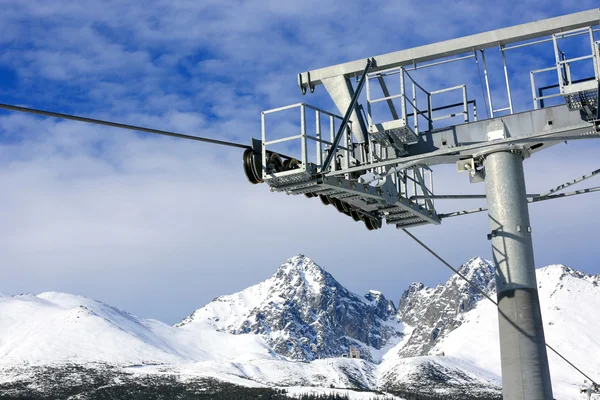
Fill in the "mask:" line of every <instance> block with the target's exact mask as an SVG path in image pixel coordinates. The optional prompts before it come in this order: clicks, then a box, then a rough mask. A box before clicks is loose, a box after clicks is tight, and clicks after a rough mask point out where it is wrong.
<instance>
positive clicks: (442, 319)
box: [398, 257, 495, 357]
mask: <svg viewBox="0 0 600 400" xmlns="http://www.w3.org/2000/svg"><path fill="white" fill-rule="evenodd" d="M459 272H460V273H461V274H463V275H464V276H466V277H467V278H468V279H469V280H470V281H471V282H473V283H474V284H475V285H477V286H478V287H479V288H481V289H482V290H483V291H484V292H485V293H486V294H488V295H490V294H493V293H494V292H495V278H494V267H493V265H492V264H490V263H489V262H488V261H485V260H483V259H481V258H479V257H476V258H473V259H471V260H469V261H468V262H467V263H465V264H463V266H462V267H461V268H460V270H459ZM493 297H494V296H492V298H493ZM482 298H483V295H482V294H481V293H479V292H478V291H477V290H476V289H474V288H473V287H471V286H470V285H469V284H468V283H467V282H465V281H464V280H463V279H462V278H460V277H459V276H458V275H456V274H455V275H453V276H452V277H451V278H450V279H449V280H448V281H447V282H446V283H445V284H443V285H438V286H437V287H435V288H430V287H426V286H425V285H423V284H422V283H413V284H411V285H410V286H409V288H408V289H407V290H406V291H404V293H402V296H401V297H400V302H399V304H398V317H399V318H400V320H401V321H402V322H403V323H405V324H407V325H410V326H412V327H414V330H413V331H412V334H411V336H410V339H408V341H407V343H406V345H405V346H403V348H402V349H401V350H400V353H399V354H400V355H401V356H402V357H415V356H423V355H427V354H429V351H430V350H431V348H432V347H433V346H435V344H436V343H437V342H438V341H439V340H440V339H441V338H443V337H445V336H446V335H447V334H448V333H450V332H451V331H452V330H454V329H456V328H458V327H459V326H460V325H461V324H462V315H463V314H464V313H466V312H467V311H469V310H471V309H473V308H474V307H475V305H476V304H477V302H478V301H479V300H481V299H482Z"/></svg>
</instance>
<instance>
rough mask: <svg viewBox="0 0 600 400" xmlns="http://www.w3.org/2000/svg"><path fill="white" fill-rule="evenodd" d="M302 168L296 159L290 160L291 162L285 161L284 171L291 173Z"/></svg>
mask: <svg viewBox="0 0 600 400" xmlns="http://www.w3.org/2000/svg"><path fill="white" fill-rule="evenodd" d="M298 168H300V161H298V160H296V159H295V158H290V159H289V160H285V161H284V162H283V170H284V171H289V170H291V169H298Z"/></svg>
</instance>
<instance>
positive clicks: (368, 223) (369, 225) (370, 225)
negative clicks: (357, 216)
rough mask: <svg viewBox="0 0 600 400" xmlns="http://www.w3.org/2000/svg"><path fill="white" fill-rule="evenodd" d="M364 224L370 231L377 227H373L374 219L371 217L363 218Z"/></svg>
mask: <svg viewBox="0 0 600 400" xmlns="http://www.w3.org/2000/svg"><path fill="white" fill-rule="evenodd" d="M365 226H366V227H367V229H368V230H370V231H373V230H375V229H377V228H376V227H375V224H374V221H373V220H372V219H371V218H365Z"/></svg>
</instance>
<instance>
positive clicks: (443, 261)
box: [402, 229, 597, 385]
mask: <svg viewBox="0 0 600 400" xmlns="http://www.w3.org/2000/svg"><path fill="white" fill-rule="evenodd" d="M402 231H404V233H406V234H407V235H408V236H409V237H410V238H411V239H413V240H414V241H415V242H417V243H418V244H419V245H421V247H423V248H424V249H425V250H427V251H428V252H429V253H430V254H431V255H433V256H434V257H435V258H437V259H438V260H439V261H440V262H441V263H442V264H444V265H445V266H446V267H448V268H449V269H451V270H452V271H453V272H454V273H456V274H457V275H458V276H459V277H461V278H462V279H464V280H465V281H466V282H467V283H468V284H469V285H471V286H472V287H473V288H474V289H475V290H477V291H478V292H479V293H480V294H481V295H483V296H484V297H485V298H486V299H487V300H489V301H491V302H492V303H494V305H495V306H496V308H498V302H496V300H494V299H492V298H491V297H490V296H489V295H488V294H487V293H485V291H484V290H483V289H481V288H480V287H479V286H477V285H475V284H474V283H473V282H471V280H469V279H468V278H467V277H466V276H464V275H463V274H461V273H460V272H459V271H458V270H457V269H456V268H454V267H453V266H452V265H450V263H448V262H447V261H446V260H444V259H443V258H442V257H441V256H440V255H438V254H437V253H436V252H435V251H433V250H432V249H431V248H430V247H429V246H427V245H426V244H425V243H423V242H422V241H420V240H419V239H418V238H417V237H416V236H415V235H413V234H412V233H410V232H409V231H408V230H406V229H402ZM545 345H546V347H547V348H548V349H550V350H552V352H553V353H554V354H556V355H557V356H559V357H560V358H561V359H563V360H564V361H565V362H566V363H567V364H569V365H570V366H571V367H573V368H575V369H576V370H577V372H579V373H580V374H581V375H583V376H585V377H586V378H587V379H589V380H590V381H591V382H592V383H593V384H595V385H597V383H596V382H595V381H594V380H593V379H592V378H590V377H589V376H587V375H586V374H585V373H584V372H583V371H582V370H580V369H579V368H577V366H576V365H575V364H573V363H572V362H571V361H569V360H568V359H567V358H566V357H565V356H563V355H562V354H560V353H559V352H558V350H555V349H554V347H552V346H550V345H549V344H548V343H545Z"/></svg>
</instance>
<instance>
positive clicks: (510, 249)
mask: <svg viewBox="0 0 600 400" xmlns="http://www.w3.org/2000/svg"><path fill="white" fill-rule="evenodd" d="M484 167H485V189H486V196H487V202H488V207H489V209H488V215H489V219H490V227H491V234H490V239H491V242H492V252H493V256H494V263H495V265H496V287H497V292H498V323H499V328H500V355H501V361H502V392H503V397H504V399H505V400H507V399H510V400H552V398H553V397H552V386H551V381H550V371H549V368H548V356H547V354H546V346H545V339H544V328H543V325H542V315H541V311H540V302H539V297H538V290H537V284H536V278H535V264H534V260H533V246H532V242H531V226H530V223H529V210H528V207H527V194H526V193H527V192H526V191H525V178H524V176H523V156H522V154H521V153H520V152H512V151H508V150H507V151H499V152H496V153H492V154H489V155H488V156H487V157H486V158H485V160H484Z"/></svg>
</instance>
